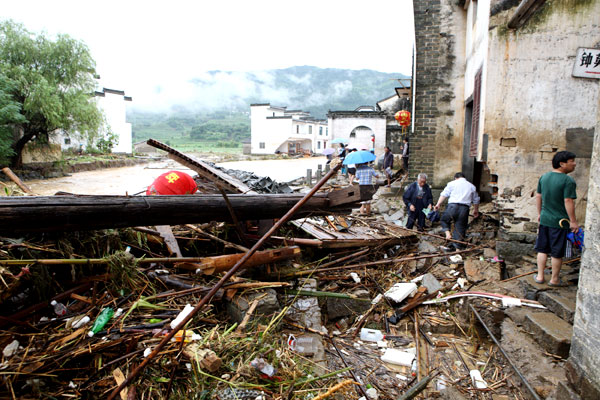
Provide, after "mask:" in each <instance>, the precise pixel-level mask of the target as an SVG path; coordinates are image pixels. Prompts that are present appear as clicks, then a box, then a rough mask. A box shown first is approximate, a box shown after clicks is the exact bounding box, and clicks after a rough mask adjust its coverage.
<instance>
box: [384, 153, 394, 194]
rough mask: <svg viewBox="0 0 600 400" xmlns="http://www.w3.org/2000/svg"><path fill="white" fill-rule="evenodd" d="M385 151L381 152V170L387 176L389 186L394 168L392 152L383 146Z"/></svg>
mask: <svg viewBox="0 0 600 400" xmlns="http://www.w3.org/2000/svg"><path fill="white" fill-rule="evenodd" d="M384 151H385V153H383V171H384V172H385V177H386V178H387V183H388V184H387V186H388V187H390V185H391V184H392V169H393V168H394V154H393V153H392V151H391V150H390V148H389V147H387V146H385V149H384Z"/></svg>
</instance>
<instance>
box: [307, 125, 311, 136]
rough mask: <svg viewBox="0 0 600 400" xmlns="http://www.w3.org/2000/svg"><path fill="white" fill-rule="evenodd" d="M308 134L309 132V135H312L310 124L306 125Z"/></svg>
mask: <svg viewBox="0 0 600 400" xmlns="http://www.w3.org/2000/svg"><path fill="white" fill-rule="evenodd" d="M308 134H309V135H312V125H309V126H308Z"/></svg>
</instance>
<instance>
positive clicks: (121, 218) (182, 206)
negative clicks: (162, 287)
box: [0, 194, 344, 236]
mask: <svg viewBox="0 0 600 400" xmlns="http://www.w3.org/2000/svg"><path fill="white" fill-rule="evenodd" d="M228 199H229V202H230V203H231V206H232V207H233V209H235V212H236V214H237V215H238V218H239V219H240V220H259V219H275V218H281V217H282V216H283V215H284V214H285V213H286V212H287V211H288V210H289V209H290V207H292V206H293V205H294V204H296V203H297V202H298V201H299V200H300V199H302V195H301V194H261V195H240V194H232V195H228ZM343 210H344V209H343V208H340V207H330V206H329V199H328V198H327V195H326V194H319V195H316V196H313V197H312V198H310V199H309V200H308V201H307V202H306V203H305V204H304V205H303V206H302V207H301V208H300V210H298V213H297V215H299V216H307V215H309V214H311V215H325V214H330V213H332V212H339V211H343ZM0 221H2V224H0V235H5V236H10V235H14V234H21V233H27V232H48V231H72V230H92V229H108V228H124V227H130V226H149V225H182V224H191V223H203V222H210V221H224V222H232V221H231V213H230V212H229V209H228V207H227V204H226V201H225V199H224V198H223V196H221V195H220V194H214V195H213V194H206V195H185V196H140V197H131V196H27V197H22V196H19V197H0Z"/></svg>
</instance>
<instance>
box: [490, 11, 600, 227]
mask: <svg viewBox="0 0 600 400" xmlns="http://www.w3.org/2000/svg"><path fill="white" fill-rule="evenodd" d="M503 4H505V5H507V7H504V8H501V9H496V8H494V9H493V12H492V16H491V17H490V24H489V26H490V28H489V38H488V40H489V52H488V64H487V65H488V68H487V77H486V79H487V89H486V94H487V97H486V104H485V106H486V114H485V124H484V132H485V133H486V134H487V135H488V138H489V140H488V160H487V162H488V167H489V169H490V171H491V174H494V175H496V176H497V177H498V180H497V185H498V194H499V199H498V200H499V205H500V206H501V207H504V208H511V209H514V216H515V219H514V220H512V221H509V223H508V225H509V226H508V228H507V229H509V230H511V231H517V230H521V231H523V225H524V224H526V223H527V220H531V221H536V220H537V211H536V209H535V206H534V202H533V198H532V197H531V195H532V193H534V192H535V190H536V187H537V182H538V179H539V177H540V176H541V175H542V174H544V173H545V172H547V171H549V170H551V169H552V165H551V160H552V157H553V156H554V154H555V153H556V151H560V150H569V151H572V152H574V153H575V154H577V168H576V170H575V172H573V173H572V174H571V176H572V177H573V178H574V179H575V181H576V182H577V197H578V198H577V202H576V213H577V218H578V220H579V221H580V222H583V221H584V220H585V210H586V198H587V182H588V177H589V175H588V171H589V167H590V159H591V152H590V149H591V142H592V136H593V134H594V129H595V128H594V126H595V124H596V118H597V117H596V115H597V109H598V99H599V96H600V90H599V87H600V80H597V79H583V78H574V77H572V76H571V71H572V69H573V65H574V63H575V62H576V60H575V55H576V52H577V48H578V47H598V46H599V45H600V40H599V37H600V27H599V26H598V24H597V21H596V20H594V19H593V18H590V16H591V15H600V2H598V1H574V0H554V1H546V2H545V3H544V4H543V5H542V6H541V7H540V9H538V10H537V11H536V12H535V14H534V15H533V16H532V17H531V18H530V19H529V20H528V21H527V22H526V23H525V24H524V25H523V26H522V27H521V28H518V29H516V30H512V29H508V28H507V22H508V20H509V19H510V18H511V16H512V15H513V14H514V13H515V10H516V6H515V5H516V3H515V2H511V3H508V2H504V3H503ZM510 5H512V6H513V7H512V8H511V7H509V6H510ZM586 225H587V224H586Z"/></svg>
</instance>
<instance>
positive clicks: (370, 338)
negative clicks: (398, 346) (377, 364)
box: [360, 328, 385, 342]
mask: <svg viewBox="0 0 600 400" xmlns="http://www.w3.org/2000/svg"><path fill="white" fill-rule="evenodd" d="M384 338H385V335H384V334H383V332H381V331H380V330H377V329H368V328H362V329H361V330H360V340H362V341H363V342H379V341H380V340H383V339H384Z"/></svg>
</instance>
